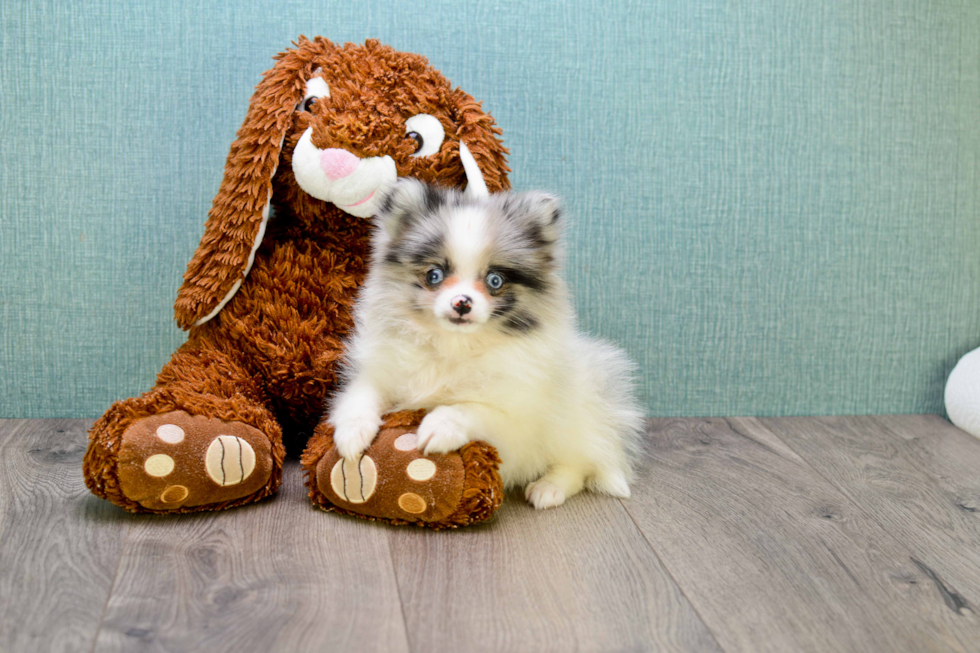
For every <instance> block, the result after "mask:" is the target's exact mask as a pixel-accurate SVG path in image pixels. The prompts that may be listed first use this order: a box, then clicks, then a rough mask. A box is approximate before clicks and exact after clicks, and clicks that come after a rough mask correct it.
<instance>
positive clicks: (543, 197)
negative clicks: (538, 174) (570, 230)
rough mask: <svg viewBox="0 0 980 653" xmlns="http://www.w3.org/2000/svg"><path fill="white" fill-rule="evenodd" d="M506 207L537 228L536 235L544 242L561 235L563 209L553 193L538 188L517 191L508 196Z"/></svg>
mask: <svg viewBox="0 0 980 653" xmlns="http://www.w3.org/2000/svg"><path fill="white" fill-rule="evenodd" d="M508 209H509V212H511V213H512V214H516V215H517V216H519V218H520V219H521V220H522V221H523V222H525V223H527V224H529V225H531V226H533V227H534V228H535V229H536V230H537V233H536V236H537V237H538V239H540V240H542V241H543V242H544V243H546V244H551V243H554V242H555V241H557V240H558V238H559V237H560V236H561V231H562V229H563V228H564V226H565V219H564V210H563V209H562V205H561V200H560V199H558V197H556V196H555V195H552V194H551V193H545V192H544V191H539V190H532V191H528V192H526V193H517V194H515V195H512V196H510V198H508Z"/></svg>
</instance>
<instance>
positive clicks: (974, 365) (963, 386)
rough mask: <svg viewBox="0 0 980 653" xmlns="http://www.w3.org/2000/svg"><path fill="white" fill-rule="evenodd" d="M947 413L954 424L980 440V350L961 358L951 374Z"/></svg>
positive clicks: (948, 382)
mask: <svg viewBox="0 0 980 653" xmlns="http://www.w3.org/2000/svg"><path fill="white" fill-rule="evenodd" d="M946 412H947V413H949V419H950V421H951V422H953V424H956V426H958V427H960V428H961V429H963V430H964V431H966V432H967V433H969V434H970V435H973V436H976V437H978V438H980V349H974V350H973V351H971V352H970V353H969V354H967V355H965V356H964V357H963V358H961V359H960V360H959V362H958V363H957V364H956V367H954V368H953V371H952V372H950V374H949V379H948V380H947V381H946Z"/></svg>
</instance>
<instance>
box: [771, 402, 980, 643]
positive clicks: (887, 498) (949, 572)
mask: <svg viewBox="0 0 980 653" xmlns="http://www.w3.org/2000/svg"><path fill="white" fill-rule="evenodd" d="M761 422H762V423H764V424H765V425H766V426H768V427H769V428H770V429H772V430H773V431H776V432H777V433H778V434H779V436H780V437H781V438H782V439H783V440H785V441H786V443H787V444H788V445H789V446H791V447H792V448H793V449H794V450H796V451H797V452H798V453H799V454H800V455H801V456H803V457H804V458H806V459H807V461H808V462H809V463H810V464H811V465H812V466H813V467H814V468H815V469H816V470H817V471H818V472H820V474H822V475H823V476H824V477H825V478H827V479H828V480H829V481H830V482H831V483H833V484H834V485H835V486H836V487H837V488H838V489H840V491H841V492H843V493H844V494H846V495H847V496H848V497H850V498H851V500H852V501H854V502H855V503H857V504H858V505H860V506H862V507H863V508H864V509H865V510H866V511H867V512H868V514H870V515H871V516H872V517H873V518H874V519H875V520H876V521H877V522H878V523H880V524H881V525H882V526H883V527H884V528H885V529H886V530H888V531H889V532H890V533H892V534H893V535H895V536H896V537H898V538H899V539H900V540H901V541H902V542H903V543H904V545H905V546H906V547H907V548H908V549H909V550H910V551H911V552H912V555H913V556H914V557H915V560H916V564H917V565H919V566H920V567H921V568H922V570H923V572H924V573H925V574H926V575H927V576H928V577H929V578H930V579H931V581H932V582H931V584H932V585H933V587H934V591H935V592H936V593H937V596H941V597H942V598H943V600H944V601H946V603H947V604H948V605H949V606H950V609H951V610H953V611H955V612H957V613H960V614H962V615H964V616H966V615H976V614H977V613H980V441H978V440H977V439H976V438H974V437H972V436H970V435H968V434H967V433H965V432H963V431H961V430H960V429H958V428H956V427H955V426H953V425H952V424H950V423H949V422H947V421H946V420H944V419H942V418H940V417H938V416H936V415H895V416H883V417H821V418H780V419H764V420H761ZM978 637H980V636H978ZM978 647H980V643H978Z"/></svg>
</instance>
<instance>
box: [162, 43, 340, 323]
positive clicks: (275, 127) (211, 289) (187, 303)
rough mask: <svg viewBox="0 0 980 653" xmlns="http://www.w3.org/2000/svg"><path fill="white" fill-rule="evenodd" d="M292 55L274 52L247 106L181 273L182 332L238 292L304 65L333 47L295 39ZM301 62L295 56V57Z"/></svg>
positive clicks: (261, 228)
mask: <svg viewBox="0 0 980 653" xmlns="http://www.w3.org/2000/svg"><path fill="white" fill-rule="evenodd" d="M297 45H298V46H299V48H300V49H299V50H287V51H286V52H283V53H280V54H279V55H278V56H277V57H276V59H277V63H276V65H275V66H274V67H273V68H272V69H271V70H269V71H268V72H266V73H265V75H264V76H263V79H262V82H261V83H260V84H259V85H258V86H257V87H256V89H255V94H254V95H253V96H252V99H251V101H250V103H249V108H248V113H247V114H246V116H245V122H244V123H243V124H242V127H241V129H239V130H238V138H237V140H235V142H234V143H232V144H231V151H230V152H229V153H228V159H227V162H226V163H225V175H224V180H223V181H222V182H221V187H220V189H219V190H218V195H217V197H215V198H214V202H213V203H212V206H211V211H210V212H209V213H208V221H207V223H206V224H205V227H204V236H203V237H202V238H201V244H200V245H199V246H198V248H197V251H196V252H195V253H194V257H193V258H192V259H191V262H190V263H189V264H188V266H187V272H186V273H185V274H184V283H183V285H182V286H181V287H180V290H179V291H178V293H177V301H176V302H175V303H174V316H175V318H176V320H177V324H179V325H180V327H181V328H183V329H189V328H190V327H192V326H197V325H200V324H203V323H205V322H207V321H208V320H210V319H211V318H213V317H214V316H215V315H217V314H218V312H219V311H220V310H221V309H222V308H223V307H224V305H225V304H227V303H228V302H229V301H230V300H231V298H232V297H233V296H234V295H235V293H236V292H237V291H238V288H239V287H240V286H241V285H242V281H244V279H245V275H247V274H248V271H249V269H250V268H251V267H252V262H253V260H254V259H255V252H256V250H258V248H259V245H260V244H261V243H262V236H263V235H264V234H265V228H266V224H267V222H268V220H269V208H270V203H271V200H272V178H273V176H274V175H275V174H276V167H277V166H278V164H279V153H280V151H281V149H282V143H283V139H284V138H285V136H286V133H287V131H288V130H289V128H290V127H291V126H292V124H293V111H294V110H295V109H296V106H297V105H298V104H299V103H300V101H302V99H303V97H304V95H305V94H306V90H307V84H306V82H307V79H306V77H310V76H312V73H311V68H312V64H311V59H312V56H313V55H315V53H316V52H319V51H320V50H326V49H332V48H333V47H334V46H333V44H331V43H330V42H329V41H326V40H325V39H316V40H314V41H309V40H307V39H304V38H301V39H300V41H299V42H298V43H297ZM301 55H302V56H301Z"/></svg>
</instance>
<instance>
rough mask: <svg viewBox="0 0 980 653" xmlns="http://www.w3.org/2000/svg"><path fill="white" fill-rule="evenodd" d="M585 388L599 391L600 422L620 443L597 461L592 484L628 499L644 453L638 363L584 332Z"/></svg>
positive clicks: (581, 345) (602, 490)
mask: <svg viewBox="0 0 980 653" xmlns="http://www.w3.org/2000/svg"><path fill="white" fill-rule="evenodd" d="M579 337H580V347H579V351H580V354H581V356H582V358H581V364H582V368H581V369H582V371H583V374H585V379H584V387H585V388H587V389H588V390H589V391H591V392H594V393H595V395H596V396H595V398H596V399H597V400H598V405H599V410H600V411H601V413H602V417H601V419H600V423H601V424H602V425H603V427H604V430H606V429H608V432H609V433H610V435H611V436H612V437H613V439H614V442H615V443H616V444H618V446H617V447H616V449H617V451H616V452H614V455H612V456H610V457H609V458H605V457H604V458H603V459H601V460H597V461H596V462H597V469H596V472H595V474H594V475H593V477H592V479H591V480H590V482H589V486H590V488H591V489H592V490H594V491H597V492H604V493H606V494H610V495H612V496H615V497H622V498H626V497H629V495H630V489H629V483H630V481H632V480H633V469H634V466H635V464H636V463H637V462H638V461H639V459H640V456H641V455H642V453H643V450H642V441H643V440H642V433H643V426H644V414H643V410H642V409H641V408H640V404H639V402H638V400H637V396H636V372H637V368H636V365H635V364H634V363H633V362H632V361H631V360H630V359H629V357H627V355H626V353H625V352H624V351H622V350H621V349H619V348H617V347H614V346H613V345H611V344H609V343H607V342H604V341H602V340H598V339H595V338H591V337H589V336H585V335H581V336H579Z"/></svg>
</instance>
